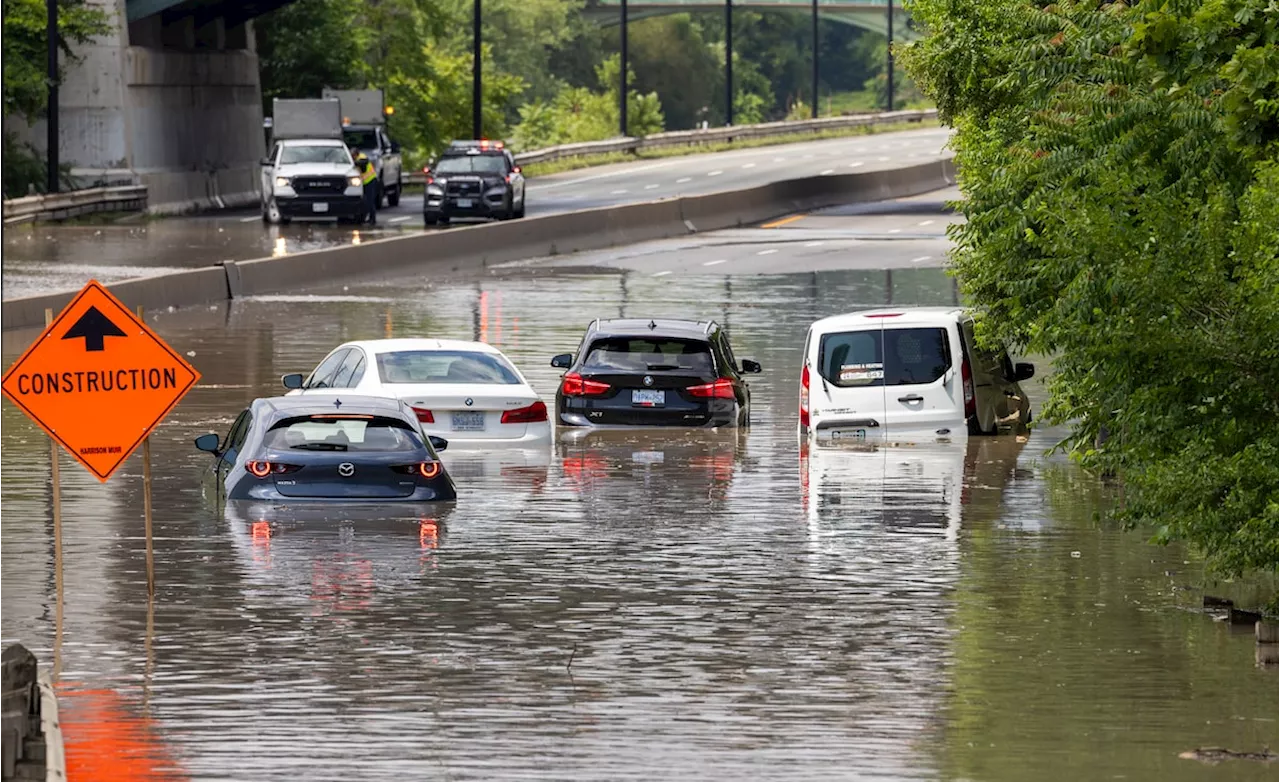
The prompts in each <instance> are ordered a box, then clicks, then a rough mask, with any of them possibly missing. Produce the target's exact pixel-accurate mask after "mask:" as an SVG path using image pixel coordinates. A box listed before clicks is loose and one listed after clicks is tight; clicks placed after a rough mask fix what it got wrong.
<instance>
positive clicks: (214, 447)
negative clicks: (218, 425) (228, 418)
mask: <svg viewBox="0 0 1280 782" xmlns="http://www.w3.org/2000/svg"><path fill="white" fill-rule="evenodd" d="M196 448H198V449H200V450H201V451H205V452H206V453H211V454H213V455H215V456H217V455H218V436H217V435H216V434H202V435H200V436H199V437H197V438H196Z"/></svg>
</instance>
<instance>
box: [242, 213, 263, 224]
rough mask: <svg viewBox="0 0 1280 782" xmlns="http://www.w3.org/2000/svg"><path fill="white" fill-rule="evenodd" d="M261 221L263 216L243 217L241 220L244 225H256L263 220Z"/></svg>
mask: <svg viewBox="0 0 1280 782" xmlns="http://www.w3.org/2000/svg"><path fill="white" fill-rule="evenodd" d="M261 219H262V216H261V215H259V216H257V217H241V218H240V222H242V223H256V222H258V221H259V220H261Z"/></svg>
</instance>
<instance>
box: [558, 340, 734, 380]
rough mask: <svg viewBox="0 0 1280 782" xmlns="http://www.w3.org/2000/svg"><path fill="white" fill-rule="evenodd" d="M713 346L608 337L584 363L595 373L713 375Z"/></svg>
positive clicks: (691, 342)
mask: <svg viewBox="0 0 1280 782" xmlns="http://www.w3.org/2000/svg"><path fill="white" fill-rule="evenodd" d="M713 366H714V362H713V361H712V360H711V345H710V344H708V343H707V342H704V341H702V340H696V339H665V338H661V337H608V338H605V339H598V340H596V341H595V342H593V343H591V349H590V350H588V351H587V357H586V359H585V360H584V361H583V362H582V368H583V369H584V370H588V371H592V372H663V371H677V370H684V371H692V372H698V373H699V374H709V373H711V372H712V368H713Z"/></svg>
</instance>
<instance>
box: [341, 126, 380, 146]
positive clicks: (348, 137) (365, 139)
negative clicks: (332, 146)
mask: <svg viewBox="0 0 1280 782" xmlns="http://www.w3.org/2000/svg"><path fill="white" fill-rule="evenodd" d="M342 141H343V143H345V144H346V145H347V146H348V147H355V148H356V149H366V150H367V149H377V148H378V134H377V132H376V131H372V130H347V131H343V133H342Z"/></svg>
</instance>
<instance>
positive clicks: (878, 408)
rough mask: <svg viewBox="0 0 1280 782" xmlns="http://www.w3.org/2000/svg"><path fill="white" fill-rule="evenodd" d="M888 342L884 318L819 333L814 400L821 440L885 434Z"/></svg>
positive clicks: (811, 387)
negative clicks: (885, 374) (882, 324)
mask: <svg viewBox="0 0 1280 782" xmlns="http://www.w3.org/2000/svg"><path fill="white" fill-rule="evenodd" d="M883 343H884V335H883V331H882V326H881V323H880V321H878V320H870V319H869V320H867V321H865V322H862V323H859V324H857V325H855V326H851V327H849V328H847V329H843V330H839V331H830V332H827V333H824V334H821V335H817V345H815V347H814V356H813V364H812V366H813V373H812V374H813V375H814V376H813V377H811V378H810V380H809V404H810V407H811V408H812V410H813V414H812V416H811V421H812V424H813V428H814V434H815V435H817V437H818V439H819V440H828V439H830V440H838V441H839V440H871V439H881V438H883V437H884V435H885V432H886V430H885V393H884V386H883V378H884V363H883V361H882V360H881V356H882V355H884V344H883Z"/></svg>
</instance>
